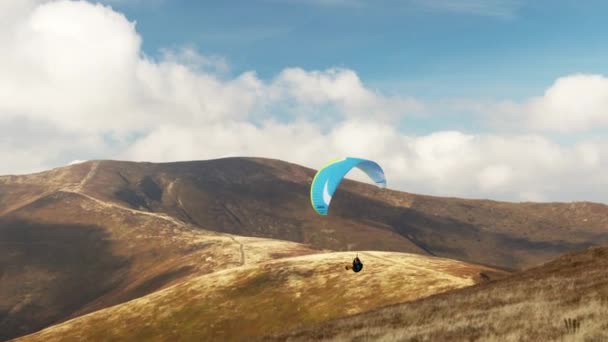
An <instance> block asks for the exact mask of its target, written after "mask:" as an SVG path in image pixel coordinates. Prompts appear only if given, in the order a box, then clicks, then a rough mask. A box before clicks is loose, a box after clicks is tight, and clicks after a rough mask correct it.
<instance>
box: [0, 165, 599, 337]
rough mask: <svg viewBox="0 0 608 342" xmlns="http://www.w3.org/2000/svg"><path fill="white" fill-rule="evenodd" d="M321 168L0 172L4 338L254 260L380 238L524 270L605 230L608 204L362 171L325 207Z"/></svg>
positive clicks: (411, 249) (366, 245)
mask: <svg viewBox="0 0 608 342" xmlns="http://www.w3.org/2000/svg"><path fill="white" fill-rule="evenodd" d="M314 172H315V171H314V170H312V169H309V168H305V167H302V166H298V165H295V164H290V163H286V162H282V161H278V160H269V159H259V158H226V159H218V160H209V161H196V162H180V163H162V164H155V163H132V162H117V161H90V162H86V163H82V164H77V165H72V166H68V167H63V168H57V169H53V170H49V171H46V172H41V173H36V174H31V175H22V176H0V246H1V247H2V248H0V279H1V281H0V339H5V338H11V337H15V336H20V335H24V334H28V333H31V332H34V331H37V330H40V329H42V328H45V327H48V326H50V325H53V324H57V323H60V322H64V321H66V320H68V319H71V318H75V317H78V316H81V315H83V314H87V313H91V312H94V311H96V310H99V309H103V308H108V307H110V306H114V305H118V304H121V303H125V302H127V301H130V300H134V299H138V298H142V297H144V296H146V295H149V294H153V293H155V292H156V291H159V290H162V289H166V288H168V287H170V286H173V285H177V284H182V283H184V282H186V281H190V280H191V279H194V278H196V277H201V276H205V275H211V274H213V273H214V272H217V271H223V270H228V269H232V268H235V267H240V266H243V265H244V264H253V265H255V264H256V263H260V262H267V261H271V260H277V259H282V258H289V257H294V256H302V255H309V254H318V253H329V252H333V251H355V250H357V251H361V250H370V251H372V250H373V251H386V252H396V253H397V252H398V253H414V254H418V255H425V256H439V257H444V258H451V259H457V260H461V261H464V262H467V263H473V264H484V265H495V266H493V267H500V268H508V269H523V268H526V267H530V266H533V265H537V264H540V263H542V262H545V261H547V260H549V259H551V258H553V257H555V256H557V255H559V254H561V253H564V252H568V251H573V250H580V249H584V248H586V247H588V246H591V245H595V244H601V243H603V242H605V241H606V238H607V236H606V234H605V227H606V224H607V220H608V215H607V214H608V207H607V206H605V205H601V204H595V203H546V204H540V203H506V202H495V201H488V200H467V199H458V198H440V197H431V196H422V195H415V194H411V193H405V192H399V191H393V190H382V189H378V188H376V187H375V186H373V185H371V184H365V183H360V182H355V181H351V180H345V181H344V183H343V184H342V185H341V187H340V188H339V189H338V191H337V192H336V194H335V195H334V197H333V200H332V207H331V210H330V215H329V216H327V217H321V216H319V215H317V214H316V213H315V212H314V210H313V209H312V208H311V207H310V202H309V200H310V199H309V186H310V182H311V180H312V177H313V176H314ZM389 179H390V175H389ZM256 246H258V247H256ZM259 246H263V247H259ZM256 248H257V249H259V253H258V252H254V250H255V249H256ZM372 260H373V258H372ZM404 269H407V267H406V268H404ZM365 270H366V271H365V273H367V272H369V269H368V268H367V267H366V269H365ZM395 271H396V270H395ZM395 274H397V273H395ZM429 294H430V293H429ZM402 299H403V300H406V299H407V298H405V297H403V298H401V299H400V300H402ZM384 304H386V303H384V302H382V303H380V302H377V303H374V305H384ZM371 308H372V306H369V307H368V309H371Z"/></svg>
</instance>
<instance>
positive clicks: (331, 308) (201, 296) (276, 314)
mask: <svg viewBox="0 0 608 342" xmlns="http://www.w3.org/2000/svg"><path fill="white" fill-rule="evenodd" d="M269 247H270V246H269ZM270 248H271V247H270ZM359 255H360V256H361V257H362V259H363V260H364V261H365V266H364V271H362V272H360V273H354V272H352V271H347V270H345V268H344V265H346V264H348V263H349V262H350V261H351V258H352V253H346V252H341V253H340V252H338V253H327V254H316V255H307V256H301V257H295V258H283V259H279V260H274V261H269V262H262V263H258V264H251V265H247V266H244V267H237V268H231V269H228V270H224V271H220V272H215V273H212V274H208V275H204V276H201V277H198V278H194V279H191V280H188V281H184V282H181V283H180V284H177V285H175V286H172V287H170V288H167V289H164V290H161V291H158V292H155V293H153V294H150V295H147V296H145V297H142V298H139V299H136V300H133V301H130V302H127V303H124V304H121V305H118V306H114V307H111V308H107V309H103V310H100V311H96V312H94V313H91V314H89V315H86V316H82V317H78V318H76V319H73V320H70V321H67V322H65V323H62V324H59V325H56V326H52V327H50V328H48V329H45V330H43V331H41V332H38V333H36V334H33V335H30V336H27V337H25V338H22V339H19V340H20V341H45V342H46V341H49V342H50V341H82V340H86V341H93V340H125V341H177V340H179V341H244V340H247V339H251V338H256V337H258V338H260V337H262V336H263V335H264V334H268V333H285V332H289V331H292V330H293V329H295V328H302V327H310V326H314V325H315V324H318V323H320V322H324V321H326V320H328V319H334V318H338V317H342V316H345V315H347V314H355V313H360V312H364V311H367V310H370V309H373V308H377V307H380V306H383V305H388V304H394V303H398V302H403V301H408V300H413V299H417V298H420V297H425V296H428V295H431V294H434V293H439V292H444V291H448V290H450V289H454V288H460V287H463V286H470V285H472V284H474V281H475V279H478V274H479V273H480V272H482V271H483V272H487V273H491V272H495V271H494V270H491V269H488V268H485V267H480V266H476V265H470V264H466V263H463V262H458V261H454V260H449V259H440V258H435V257H427V256H421V255H416V254H402V253H390V252H360V253H359Z"/></svg>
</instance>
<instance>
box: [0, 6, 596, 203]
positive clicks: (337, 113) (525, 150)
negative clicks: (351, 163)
mask: <svg viewBox="0 0 608 342" xmlns="http://www.w3.org/2000/svg"><path fill="white" fill-rule="evenodd" d="M10 1H12V0H9V2H7V3H4V2H3V5H2V6H4V7H2V8H1V9H2V10H6V11H10V14H6V13H7V12H3V11H0V13H3V15H5V16H6V17H7V18H8V17H10V18H18V19H19V20H11V21H10V24H9V25H8V28H7V29H6V30H4V29H3V31H2V33H1V34H0V44H1V45H2V46H3V47H4V49H3V53H2V54H0V153H2V155H3V156H5V158H4V160H3V163H2V164H0V173H3V174H4V173H21V172H32V171H39V170H41V169H44V168H49V167H54V166H58V165H61V164H63V165H65V164H68V163H70V162H71V161H78V160H85V159H86V160H90V159H101V158H103V159H128V160H138V161H143V160H145V161H176V160H192V159H208V158H218V157H225V156H262V157H271V158H279V159H283V160H287V161H291V162H296V163H300V164H304V165H306V166H310V167H319V166H321V165H323V164H324V163H325V162H326V161H327V160H329V159H332V158H335V157H339V156H344V155H354V156H361V157H368V158H371V159H374V160H377V161H378V162H379V163H380V164H381V165H383V166H384V168H385V169H386V172H387V175H388V181H389V186H390V187H391V188H394V189H399V190H405V191H411V192H422V193H431V194H436V195H449V196H466V197H491V198H496V199H510V200H529V199H543V200H544V199H551V200H555V199H559V200H570V199H595V200H608V198H605V197H602V196H605V195H603V194H604V192H602V191H600V190H599V189H601V185H606V184H608V180H607V178H606V176H604V173H603V172H602V170H604V169H605V167H606V162H605V160H606V155H605V154H606V153H605V152H604V151H606V149H605V148H604V147H606V145H607V144H606V142H604V141H582V142H579V143H577V144H575V145H573V146H562V145H560V144H557V143H556V142H554V141H552V140H549V139H547V138H545V137H543V136H542V135H538V134H534V133H519V134H508V133H501V134H469V133H464V132H459V131H441V132H434V133H430V134H425V135H417V136H414V135H406V134H404V133H402V132H401V131H400V129H399V127H400V126H401V125H402V124H403V122H405V123H407V120H408V117H409V115H412V114H416V113H420V112H425V111H427V110H428V108H429V106H430V104H428V103H423V102H421V101H417V100H416V99H412V98H409V97H407V96H401V97H400V96H398V97H394V96H393V97H389V96H384V95H382V94H380V93H378V92H376V91H374V90H372V89H370V88H369V87H368V86H366V85H365V83H364V82H363V81H362V80H361V79H360V78H359V77H358V75H357V73H356V72H355V71H353V70H349V69H342V68H328V69H326V70H316V71H314V70H313V71H311V70H304V69H301V68H297V67H293V68H288V69H285V70H283V71H282V72H280V73H279V74H278V75H276V77H274V78H272V79H270V80H262V79H260V78H259V77H258V76H257V75H256V73H255V72H254V71H249V72H245V73H242V74H240V75H237V76H234V77H230V76H228V74H227V71H228V70H229V65H228V62H227V61H226V60H225V59H223V58H221V57H218V56H203V55H200V54H198V53H197V52H196V50H194V49H193V48H187V47H186V48H183V49H178V50H166V51H164V53H163V54H161V56H160V57H159V58H158V59H154V58H151V57H148V56H145V55H144V54H143V52H142V50H141V41H142V39H141V37H140V36H139V34H138V33H137V30H136V25H135V24H134V23H132V22H129V21H128V20H127V19H126V18H125V17H124V16H123V15H122V14H120V13H118V12H116V11H114V10H113V9H111V8H110V7H107V6H104V5H101V4H91V3H88V2H83V1H80V2H74V1H53V2H45V1H29V2H28V3H27V4H26V5H23V6H22V5H16V4H17V2H10ZM8 3H10V4H12V5H10V6H9V5H7V4H8ZM21 4H24V3H21ZM570 81H572V79H566V80H565V81H564V80H561V81H558V82H556V84H555V85H553V86H552V87H551V88H550V89H549V90H548V91H547V93H546V94H545V95H544V96H543V97H542V98H539V99H533V100H530V101H529V102H527V103H524V104H510V106H511V107H509V108H510V110H511V111H510V112H509V113H513V112H520V111H522V112H525V113H527V115H525V116H524V117H523V118H524V119H525V120H528V121H527V122H530V125H533V124H534V125H539V126H545V127H551V124H549V123H550V122H554V121H555V119H556V118H557V121H559V120H561V119H560V118H563V117H568V118H570V114H572V113H576V114H577V115H585V113H586V114H587V116H588V118H587V119H580V118H579V119H577V120H578V121H572V120H574V119H570V120H571V121H569V122H568V124H567V125H564V126H559V125H557V126H555V127H574V126H577V125H578V127H579V128H581V129H582V128H585V127H589V126H593V125H599V124H602V122H603V121H602V120H603V119H602V115H601V110H600V109H598V108H600V107H601V106H602V105H603V102H602V101H603V100H602V96H603V95H602V94H603V93H602V90H601V89H602V87H601V86H600V84H603V83H602V82H603V79H602V78H600V79H599V80H598V79H595V80H591V81H590V80H588V79H587V78H585V79H581V78H577V79H576V80H575V82H583V83H585V84H588V83H587V82H597V83H593V85H590V86H589V88H586V89H587V90H586V91H583V92H580V94H578V95H576V96H573V97H570V100H572V101H573V102H572V104H571V102H569V101H568V100H563V98H564V97H565V96H566V94H567V93H572V92H576V91H579V90H580V89H581V88H580V87H579V86H577V85H576V84H575V85H572V84H569V83H570ZM564 82H565V83H564ZM579 85H580V84H579ZM581 98H582V99H583V101H582V106H584V107H585V108H586V110H580V108H579V107H578V106H577V105H576V104H573V103H574V102H576V99H581ZM505 108H507V106H503V107H501V108H498V109H497V107H496V106H495V107H494V108H493V110H494V111H495V112H500V111H502V113H506V109H505ZM509 108H507V109H509ZM513 108H515V109H520V110H512V109H513ZM547 108H550V109H552V111H549V110H547ZM499 109H500V110H499ZM549 113H553V114H549ZM581 113H582V114H581ZM551 120H554V121H551ZM573 122H574V123H573ZM352 177H354V178H357V177H359V179H364V178H361V177H360V175H356V174H354V175H352Z"/></svg>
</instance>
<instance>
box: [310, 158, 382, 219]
mask: <svg viewBox="0 0 608 342" xmlns="http://www.w3.org/2000/svg"><path fill="white" fill-rule="evenodd" d="M355 167H356V168H358V169H360V170H361V171H363V172H365V173H366V174H367V176H368V177H369V178H371V179H372V180H373V181H374V182H375V183H376V185H377V186H378V187H380V188H386V178H385V177H384V171H383V170H382V168H381V167H380V165H378V164H377V163H376V162H374V161H371V160H367V159H361V158H352V157H346V158H342V159H338V160H334V161H331V162H329V163H328V164H326V165H325V166H323V167H322V168H321V169H319V171H317V174H316V175H315V177H314V179H313V180H312V184H311V186H310V201H311V203H312V207H313V209H314V210H315V211H316V212H317V213H318V214H319V215H327V212H328V211H329V203H330V202H331V198H332V196H333V194H334V192H335V191H336V189H337V188H338V186H339V185H340V182H342V179H343V178H344V176H346V174H347V173H348V172H350V171H351V170H352V169H353V168H355Z"/></svg>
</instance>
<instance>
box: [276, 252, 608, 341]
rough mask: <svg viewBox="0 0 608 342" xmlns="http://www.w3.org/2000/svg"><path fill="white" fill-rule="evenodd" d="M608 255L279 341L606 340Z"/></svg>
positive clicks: (591, 255)
mask: <svg viewBox="0 0 608 342" xmlns="http://www.w3.org/2000/svg"><path fill="white" fill-rule="evenodd" d="M607 268H608V248H606V247H595V248H592V249H589V250H587V251H584V252H577V253H569V254H566V255H564V256H562V257H559V258H557V259H556V260H554V261H551V262H549V263H547V264H545V265H543V266H540V267H537V268H533V269H530V270H527V271H525V272H521V273H518V274H514V275H512V276H509V277H506V278H503V279H500V280H497V281H495V282H489V283H483V284H479V285H476V286H472V287H468V288H464V289H459V290H455V291H451V292H446V293H444V294H439V295H435V296H431V297H428V298H425V299H421V300H418V301H413V302H410V303H405V304H399V305H394V306H389V307H386V308H382V309H379V310H374V311H372V312H367V313H362V314H360V315H356V316H352V317H348V318H344V319H339V320H335V321H333V322H329V323H326V324H321V325H320V326H317V327H315V328H314V329H309V330H303V331H300V332H297V333H292V334H288V335H284V336H281V337H278V338H275V339H274V340H280V341H317V340H319V341H320V340H324V341H325V340H327V341H351V340H382V341H403V340H406V341H409V340H415V341H422V340H424V341H427V340H429V341H457V340H484V341H488V340H490V341H522V340H525V341H562V340H566V341H569V340H571V341H606V340H608V322H607V321H606V317H607V316H608V278H607V277H606V269H607Z"/></svg>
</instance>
